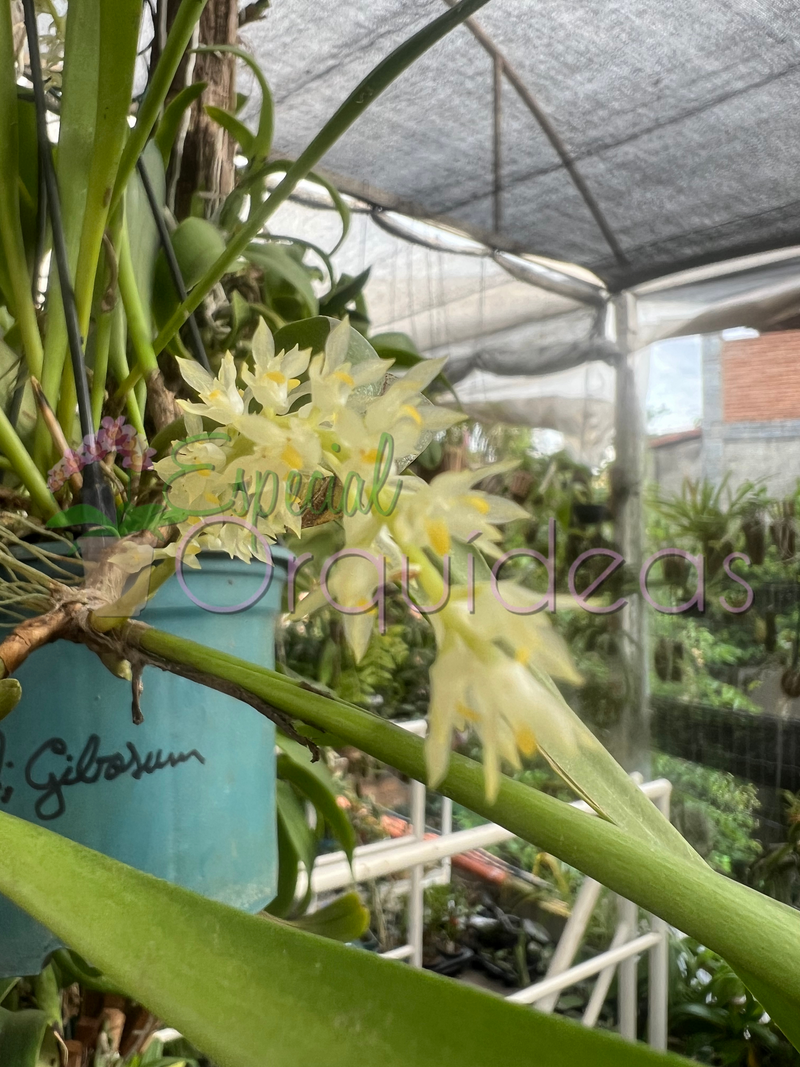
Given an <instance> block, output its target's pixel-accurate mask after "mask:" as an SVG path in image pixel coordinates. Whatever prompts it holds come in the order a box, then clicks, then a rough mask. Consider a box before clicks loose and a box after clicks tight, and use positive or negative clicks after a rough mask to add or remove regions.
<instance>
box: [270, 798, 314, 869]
mask: <svg viewBox="0 0 800 1067" xmlns="http://www.w3.org/2000/svg"><path fill="white" fill-rule="evenodd" d="M276 793H277V797H276V799H277V808H278V821H279V822H280V823H282V825H283V829H284V831H285V833H286V836H287V837H288V838H289V840H290V841H291V844H292V848H293V849H294V851H295V852H296V853H297V855H298V856H299V857H300V861H301V863H302V864H303V866H304V867H305V869H306V873H307V875H308V877H309V879H310V878H311V872H312V871H313V869H314V861H315V860H316V858H317V842H316V840H315V838H314V834H313V831H312V829H311V827H310V826H309V825H308V820H307V819H306V813H305V811H304V809H303V804H302V802H301V801H300V799H299V798H298V796H297V794H296V793H295V792H294V790H293V789H292V787H291V786H290V785H289V783H288V782H285V781H279V782H277V783H276Z"/></svg>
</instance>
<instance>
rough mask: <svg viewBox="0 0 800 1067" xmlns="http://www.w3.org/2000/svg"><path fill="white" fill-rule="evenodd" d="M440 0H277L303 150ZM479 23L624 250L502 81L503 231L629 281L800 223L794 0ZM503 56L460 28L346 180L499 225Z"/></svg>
mask: <svg viewBox="0 0 800 1067" xmlns="http://www.w3.org/2000/svg"><path fill="white" fill-rule="evenodd" d="M443 9H444V4H443V3H441V2H440V0H370V3H368V4H367V3H355V4H340V3H336V2H334V0H315V2H313V3H312V2H311V0H292V2H291V3H289V2H287V0H277V2H275V3H273V6H272V7H271V9H270V10H269V11H268V13H267V16H266V18H265V20H264V22H263V23H262V24H259V25H256V26H253V27H249V28H248V30H247V34H248V36H249V40H250V42H251V45H252V46H253V48H254V51H255V53H256V55H257V57H258V59H259V60H260V61H261V62H262V63H263V65H264V69H265V72H266V74H267V76H268V78H269V80H270V82H271V84H272V86H273V89H274V91H275V97H276V103H277V119H278V125H277V136H276V149H277V150H278V151H279V152H280V153H286V154H289V155H295V154H297V153H298V152H299V151H300V150H301V149H302V148H303V147H304V145H305V144H306V143H307V141H308V140H309V139H310V137H311V136H312V135H313V134H314V133H315V132H316V130H317V129H318V128H319V127H320V125H321V124H322V123H323V122H324V120H325V119H326V118H327V117H328V116H329V115H330V114H331V113H332V112H333V110H334V108H335V107H336V105H337V104H338V103H339V102H340V101H341V100H343V99H344V97H345V96H346V95H347V93H348V92H349V91H350V90H351V89H352V88H354V86H355V85H356V84H357V82H358V81H359V79H360V78H361V77H363V76H364V75H365V74H366V73H367V71H368V70H369V69H370V68H371V67H372V66H373V65H374V64H375V62H376V61H377V59H378V58H380V57H381V56H383V55H386V54H387V53H388V52H389V51H390V50H391V49H392V48H393V47H394V46H396V45H397V44H399V43H400V41H401V40H403V39H404V38H406V37H407V36H409V35H410V34H411V33H413V32H414V31H415V30H417V29H419V28H420V27H421V26H422V25H423V24H424V23H425V22H427V21H429V20H430V19H432V18H434V17H435V16H436V15H438V14H440V12H441V11H442V10H443ZM476 21H477V22H478V23H479V24H480V26H481V27H482V28H483V29H484V30H485V31H486V33H487V34H488V36H489V37H490V38H491V40H492V41H493V42H494V44H495V45H496V46H497V48H498V49H499V51H500V53H501V54H502V55H503V56H504V57H505V58H506V60H507V61H508V62H509V63H510V64H511V65H512V66H513V68H514V69H515V71H516V72H517V73H518V74H519V76H520V78H521V80H522V81H523V82H524V84H525V85H526V86H527V88H528V90H529V91H530V93H531V94H532V95H533V97H534V98H535V99H536V101H537V102H538V103H539V105H540V106H541V107H542V108H543V110H544V111H545V113H546V114H547V115H548V117H549V118H550V120H551V122H552V124H553V127H554V128H555V130H556V131H557V132H558V134H559V135H560V137H561V139H562V140H563V143H564V145H565V147H566V149H567V151H568V152H569V153H570V155H571V156H572V157H573V158H574V160H575V162H576V164H577V167H578V168H579V170H580V173H581V175H582V176H583V179H584V180H585V182H586V185H587V187H588V189H589V190H590V192H591V194H593V196H594V197H595V198H596V201H597V205H598V206H599V209H600V211H601V213H602V215H603V216H604V217H605V219H606V221H607V223H608V226H609V228H610V231H611V233H612V235H613V239H615V240H616V242H618V245H619V247H620V249H621V257H620V256H619V255H615V254H614V252H613V251H612V248H611V246H610V244H609V241H608V240H607V239H606V238H605V237H604V236H603V233H602V231H601V228H600V226H599V225H598V222H597V221H596V219H595V217H593V215H592V213H591V212H590V210H589V208H588V207H587V205H586V203H585V201H584V199H583V198H582V197H581V195H580V194H579V192H578V191H577V189H576V188H575V185H574V184H573V182H572V181H571V179H570V177H569V175H568V173H567V172H566V170H565V168H564V165H563V163H562V161H561V159H560V158H559V156H558V155H557V153H556V151H555V150H554V148H553V147H552V145H551V144H550V142H549V141H548V139H547V138H546V137H545V136H544V134H543V133H542V131H541V129H540V128H539V126H538V125H537V123H536V121H535V119H534V118H533V116H532V115H531V113H530V111H529V110H528V108H527V107H526V106H525V104H524V103H523V102H522V100H521V99H520V97H519V96H518V94H517V93H515V91H514V89H513V88H512V87H511V85H509V84H508V83H505V84H504V87H503V91H502V95H501V105H502V130H503V150H502V184H503V193H502V219H503V222H502V224H501V227H500V232H499V234H498V235H497V238H496V243H497V244H498V245H501V246H503V247H507V248H511V249H516V250H524V251H528V252H532V253H536V254H540V255H545V256H550V257H554V258H557V259H562V260H568V261H573V262H577V263H580V264H582V265H584V266H587V267H589V268H591V269H592V270H595V271H596V272H597V273H599V274H600V275H601V276H602V277H603V278H604V279H605V280H606V281H608V282H609V284H611V285H612V286H614V287H620V286H623V285H631V284H633V283H635V282H637V281H641V280H643V279H646V278H648V277H653V276H656V275H660V274H665V273H669V272H671V271H674V270H677V269H680V268H682V267H686V266H690V265H693V264H698V263H703V262H709V261H712V260H718V259H723V258H727V257H730V256H734V255H740V254H745V253H748V252H753V251H758V250H763V249H768V248H775V247H779V246H785V245H789V244H794V243H797V242H798V241H800V192H798V185H797V174H798V173H800V138H798V137H797V135H796V121H797V120H796V115H797V110H798V104H799V103H800V46H798V43H797V41H796V35H794V34H793V33H792V32H790V31H791V27H792V25H793V22H794V5H793V4H791V3H790V0H765V2H763V3H759V4H754V3H753V2H752V0H731V2H726V3H720V2H719V0H677V2H675V3H672V4H667V5H664V4H657V3H654V2H653V0H611V2H608V0H602V2H601V0H585V2H583V3H580V4H576V3H574V2H568V0H542V2H539V3H535V4H534V3H532V2H531V0H492V2H491V3H489V4H488V5H487V6H486V7H484V8H482V9H481V10H480V11H479V12H478V15H477V16H476ZM492 85H493V80H492V61H491V59H490V56H489V55H488V54H487V52H486V51H485V50H484V48H482V47H481V45H480V44H478V42H477V41H476V40H475V39H474V37H473V36H472V35H471V33H470V32H469V30H468V29H466V28H465V27H461V28H459V29H458V30H456V31H455V32H454V33H453V34H452V35H451V36H450V37H449V38H448V39H446V40H445V41H444V42H442V43H441V44H439V45H438V46H436V48H434V49H433V50H432V52H430V53H429V54H428V55H427V56H425V57H424V58H423V59H422V60H421V61H420V63H419V64H418V65H417V66H416V67H415V68H413V69H412V70H411V71H408V72H406V74H405V75H403V77H402V78H401V79H400V80H399V81H398V82H397V83H396V84H395V85H394V86H392V87H391V88H390V89H389V90H388V91H387V93H386V94H385V96H384V97H383V98H381V99H380V100H378V101H377V102H376V104H375V105H374V106H373V108H372V109H371V110H370V111H369V112H368V113H367V114H366V115H364V116H363V117H362V118H361V119H360V120H359V122H358V123H357V124H356V126H354V127H353V128H352V129H351V130H350V131H349V132H348V134H347V135H346V136H345V137H344V139H343V140H342V141H341V142H340V143H339V144H338V145H337V146H336V147H335V148H334V149H333V150H332V151H331V152H330V153H329V154H328V156H327V157H326V159H325V161H324V166H325V167H327V168H328V170H329V171H331V172H333V173H334V174H338V175H340V176H342V178H343V179H344V184H345V185H349V186H350V187H351V188H353V189H356V188H357V189H358V190H360V191H361V192H364V191H365V190H366V191H368V192H370V195H371V196H372V198H373V199H374V200H375V201H377V202H381V203H384V204H389V205H393V204H395V203H396V202H397V201H398V200H400V201H403V202H404V205H403V206H404V207H405V208H406V209H408V208H409V207H412V206H414V205H415V207H414V210H415V211H416V212H417V213H418V214H433V215H446V216H450V217H452V218H453V219H455V220H457V221H458V222H459V223H461V224H463V225H466V226H469V227H472V228H474V229H475V230H476V231H480V232H482V233H484V234H485V233H487V232H490V231H492V230H493V229H494V166H493V152H492V125H493V90H492Z"/></svg>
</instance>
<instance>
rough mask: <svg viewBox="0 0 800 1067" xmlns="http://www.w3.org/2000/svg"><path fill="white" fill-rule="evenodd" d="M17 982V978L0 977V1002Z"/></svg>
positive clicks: (0, 1002)
mask: <svg viewBox="0 0 800 1067" xmlns="http://www.w3.org/2000/svg"><path fill="white" fill-rule="evenodd" d="M18 982H19V978H0V1004H2V1003H3V1001H4V1000H5V999H6V997H7V996H8V994H9V993H10V992H11V990H12V989H13V988H14V986H15V985H16V984H17V983H18Z"/></svg>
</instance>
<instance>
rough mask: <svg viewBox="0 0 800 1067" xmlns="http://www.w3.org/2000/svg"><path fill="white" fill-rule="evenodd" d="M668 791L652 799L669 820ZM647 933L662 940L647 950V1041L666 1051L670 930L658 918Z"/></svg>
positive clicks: (655, 917) (651, 918)
mask: <svg viewBox="0 0 800 1067" xmlns="http://www.w3.org/2000/svg"><path fill="white" fill-rule="evenodd" d="M671 792H672V789H671V788H667V789H665V790H664V791H663V792H662V793H660V794H659V795H658V796H657V797H656V799H655V805H656V807H657V808H658V810H659V811H660V812H661V814H662V815H663V816H664V818H666V819H668V818H669V806H670V795H671ZM650 929H651V930H652V931H653V933H657V934H660V935H661V940H660V941H659V942H658V943H657V944H655V945H653V947H652V948H651V949H650V961H649V964H650V965H649V973H648V998H649V999H648V1011H647V1041H648V1044H650V1045H651V1046H652V1047H653V1048H655V1049H660V1050H661V1051H662V1052H666V1050H667V1036H668V1015H669V926H668V925H667V923H665V922H664V920H663V919H659V918H658V916H657V915H651V916H650Z"/></svg>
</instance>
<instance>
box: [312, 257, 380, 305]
mask: <svg viewBox="0 0 800 1067" xmlns="http://www.w3.org/2000/svg"><path fill="white" fill-rule="evenodd" d="M370 269H371V268H369V267H367V269H366V270H364V271H362V272H361V273H360V274H358V275H357V276H356V277H355V278H351V277H350V275H348V274H345V275H342V277H341V278H340V280H339V283H338V285H336V286H335V287H334V288H333V289H332V290H331V291H330V293H328V295H327V296H326V297H323V298H322V300H320V303H319V310H320V312H321V313H322V314H323V315H338V314H339V313H340V312H342V311H344V309H345V308H346V307H347V305H348V304H349V303H350V302H351V301H352V300H355V299H356V298H357V297H358V296H360V295H361V292H362V290H363V288H364V286H365V285H366V284H367V282H368V281H369V274H370Z"/></svg>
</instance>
